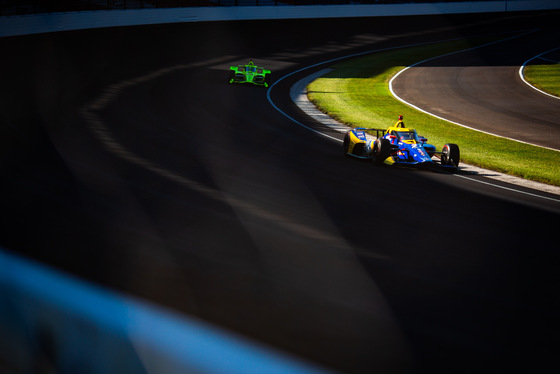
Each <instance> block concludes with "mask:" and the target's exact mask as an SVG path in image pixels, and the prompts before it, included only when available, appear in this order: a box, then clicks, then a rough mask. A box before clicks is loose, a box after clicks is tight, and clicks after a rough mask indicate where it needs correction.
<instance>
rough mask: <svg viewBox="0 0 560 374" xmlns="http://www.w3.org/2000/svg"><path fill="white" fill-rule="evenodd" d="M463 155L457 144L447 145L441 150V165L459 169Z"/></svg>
mask: <svg viewBox="0 0 560 374" xmlns="http://www.w3.org/2000/svg"><path fill="white" fill-rule="evenodd" d="M460 157H461V153H460V152H459V146H458V145H457V144H452V143H447V144H446V145H444V146H443V149H442V150H441V164H442V165H449V166H455V167H459V160H460Z"/></svg>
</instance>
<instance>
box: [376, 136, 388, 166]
mask: <svg viewBox="0 0 560 374" xmlns="http://www.w3.org/2000/svg"><path fill="white" fill-rule="evenodd" d="M373 148H374V149H373V158H372V160H373V163H374V164H376V165H382V164H383V161H385V160H386V159H387V157H389V156H390V155H391V142H390V141H389V139H378V140H376V142H375V145H374V147H373Z"/></svg>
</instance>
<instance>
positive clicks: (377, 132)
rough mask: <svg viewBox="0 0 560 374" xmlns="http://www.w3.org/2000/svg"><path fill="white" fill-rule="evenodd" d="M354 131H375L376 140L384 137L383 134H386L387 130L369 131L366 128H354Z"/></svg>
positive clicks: (369, 129) (372, 130)
mask: <svg viewBox="0 0 560 374" xmlns="http://www.w3.org/2000/svg"><path fill="white" fill-rule="evenodd" d="M356 130H363V131H371V132H374V131H375V137H376V138H377V139H379V138H381V137H383V135H385V133H386V132H387V129H371V128H367V127H356ZM372 135H373V134H372Z"/></svg>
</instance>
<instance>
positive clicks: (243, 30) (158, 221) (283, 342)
mask: <svg viewBox="0 0 560 374" xmlns="http://www.w3.org/2000/svg"><path fill="white" fill-rule="evenodd" d="M502 17H503V16H502V15H495V14H494V15H480V16H473V15H470V16H465V17H458V16H434V17H418V18H414V17H410V18H409V17H404V18H403V17H401V18H399V19H393V18H385V19H359V20H315V21H310V20H302V21H274V22H245V23H238V22H232V23H227V22H223V23H221V22H220V23H208V24H198V23H189V24H177V25H161V26H150V27H132V28H119V29H108V30H92V31H78V32H68V33H58V34H52V35H42V36H27V37H15V38H7V39H1V40H0V45H1V46H2V51H3V53H2V55H1V56H0V64H1V65H0V66H1V69H0V75H1V81H2V100H1V101H0V103H1V104H0V105H2V107H1V110H0V116H1V117H0V118H1V119H2V126H1V130H2V133H1V134H0V141H1V142H2V147H1V149H0V152H1V157H2V158H1V160H2V163H1V172H2V184H1V190H0V193H1V196H2V199H1V200H0V201H1V209H2V212H3V216H4V220H3V224H2V226H1V233H0V245H1V246H2V247H3V248H6V249H8V250H10V251H12V252H15V253H19V254H21V255H24V256H27V257H29V258H33V259H36V260H39V261H41V262H43V263H46V264H49V265H52V266H54V267H56V268H58V269H61V270H63V271H66V272H69V273H72V274H75V275H78V276H80V277H83V278H85V279H88V280H90V281H92V282H95V283H97V284H100V285H103V286H107V287H110V288H112V289H115V290H118V291H122V292H125V293H128V294H131V295H134V296H137V297H141V298H144V299H146V300H150V301H153V302H154V303H158V304H160V305H163V306H166V307H169V308H171V309H174V310H176V311H178V312H181V313H185V314H187V315H190V316H193V317H195V318H200V319H203V320H206V321H209V322H212V323H214V324H217V325H219V326H223V327H225V328H227V329H230V330H232V331H235V332H238V333H241V334H243V335H245V336H248V337H251V338H253V339H255V340H257V341H260V342H262V343H263V344H266V345H270V346H273V347H275V348H278V349H281V350H284V351H286V352H289V353H291V354H293V355H296V356H299V357H301V358H304V359H306V360H309V361H311V362H313V363H315V364H317V365H320V366H324V367H327V368H330V369H333V370H336V371H340V372H346V373H439V372H441V373H444V372H445V373H480V372H493V373H506V372H507V373H516V372H519V373H527V372H544V371H545V368H548V367H549V365H550V364H553V363H555V362H556V356H557V351H556V349H555V348H554V347H555V345H557V343H558V336H559V335H558V331H559V330H558V327H559V326H558V318H557V316H558V315H559V312H560V305H559V298H558V294H557V286H558V285H559V282H558V281H559V278H558V273H557V269H558V266H559V265H560V261H559V259H560V257H559V255H558V251H557V248H556V246H555V245H554V239H555V232H556V231H555V230H557V226H558V222H559V218H560V216H559V213H560V203H559V202H558V200H557V199H556V200H550V199H548V200H547V199H542V198H539V197H537V196H534V194H539V192H537V191H525V192H530V193H531V195H527V194H520V193H517V192H515V191H511V190H509V189H508V190H505V189H500V188H498V187H495V186H490V185H486V184H482V183H479V182H478V181H484V176H475V177H473V178H472V179H464V178H461V177H458V176H454V175H447V174H435V173H427V172H421V171H412V170H399V169H391V168H384V167H381V168H376V167H373V166H372V165H371V164H370V163H367V162H359V161H358V162H357V161H356V160H349V159H346V158H345V157H343V156H342V152H341V147H340V143H338V142H336V141H333V140H331V139H328V138H325V137H322V136H319V135H317V134H315V133H312V132H310V131H309V130H307V129H305V128H303V127H301V126H299V125H297V124H295V123H294V122H293V121H291V120H289V119H288V118H286V116H284V115H283V114H282V113H281V112H279V111H278V110H275V109H274V108H273V107H272V106H271V104H270V102H269V101H268V99H267V90H266V89H265V88H262V87H253V86H245V85H235V86H234V85H229V84H227V83H226V80H227V69H228V66H229V65H230V64H236V63H239V62H244V61H246V60H248V59H249V58H252V59H253V60H254V61H255V63H257V64H262V65H264V66H266V67H267V68H270V69H271V70H272V71H273V74H274V78H273V79H279V78H280V77H283V76H285V75H287V74H289V73H291V72H294V71H296V70H298V69H300V68H303V67H306V66H310V65H313V64H315V63H318V62H321V61H325V60H329V59H332V58H336V57H340V56H344V55H348V54H351V53H357V52H362V51H368V50H376V49H381V48H387V47H391V46H400V45H407V44H413V43H419V42H426V41H429V40H442V39H448V38H452V37H460V36H468V35H472V34H484V33H494V32H498V31H504V30H510V29H511V30H514V31H517V30H525V29H530V28H534V27H535V26H536V25H541V26H542V25H548V26H547V27H551V28H552V29H551V32H556V35H558V30H557V29H554V27H556V25H558V22H557V21H558V14H557V13H548V14H546V15H538V14H532V15H513V16H509V17H503V19H502ZM397 25H398V27H396V26H397ZM255 30H259V32H258V33H255V32H254V31H255ZM278 30H283V31H281V32H280V31H278ZM249 36H250V37H249ZM551 48H552V47H551ZM492 56H493V54H488V55H487V56H486V57H487V58H491V57H492ZM479 57H480V56H479ZM481 58H483V56H482V57H481ZM484 61H485V60H484V59H483V62H484ZM448 63H449V64H451V66H454V65H453V64H452V61H450V62H448ZM486 63H487V64H488V65H489V66H494V65H495V63H494V62H493V61H491V60H488V61H486ZM498 66H499V65H498ZM318 68H320V67H317V69H318ZM312 70H313V69H309V70H307V71H304V72H301V73H298V74H293V75H292V76H290V77H289V78H286V79H283V80H281V81H280V82H279V83H278V84H277V85H275V86H274V87H273V88H272V89H271V92H270V96H271V99H272V100H273V101H274V102H275V104H276V105H277V106H278V108H279V109H281V110H282V111H284V112H285V113H289V114H290V116H292V117H293V118H294V119H296V120H298V121H301V122H302V123H305V124H306V125H308V126H310V127H316V128H318V129H319V128H322V127H321V125H320V124H317V123H314V122H313V121H312V120H311V119H309V118H307V117H306V116H305V115H304V114H303V113H302V112H301V111H300V110H299V109H298V108H297V107H296V106H295V104H293V103H292V102H291V100H290V98H289V92H288V91H289V87H291V85H292V84H293V83H294V82H295V81H297V80H298V79H300V78H301V77H302V76H304V75H306V74H310V73H311V72H312ZM471 114H472V115H475V114H476V113H472V112H471ZM495 115H496V116H500V115H502V114H501V112H500V111H497V112H496V113H495ZM333 136H337V137H339V138H342V135H340V134H333ZM506 187H508V188H509V187H511V186H506ZM546 197H549V198H552V196H546ZM556 198H557V197H556Z"/></svg>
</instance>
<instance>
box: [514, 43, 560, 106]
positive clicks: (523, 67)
mask: <svg viewBox="0 0 560 374" xmlns="http://www.w3.org/2000/svg"><path fill="white" fill-rule="evenodd" d="M557 49H560V47H558V48H554V49H551V50H548V51H546V52H543V53H541V54H538V55H536V56H535V57H531V58H530V59H528V60H527V61H525V62H524V63H523V65H521V67H520V68H519V76H520V77H521V80H522V81H523V82H524V83H525V84H526V85H527V86H529V87H531V88H532V89H534V90H537V91H539V92H540V93H542V94H544V95H546V96H550V97H552V98H554V99H559V100H560V97H558V96H554V95H551V94H549V93H548V92H544V91H543V90H541V89H538V88H537V87H535V86H533V85H532V84H531V83H529V82H528V81H527V80H526V79H525V74H523V71H524V70H525V66H526V65H527V64H528V63H529V61H532V60H534V59H536V58H542V57H541V56H542V55H546V54H547V53H550V52H553V51H556V50H557ZM543 60H547V61H551V62H555V63H557V64H560V62H559V61H553V60H548V59H545V58H543Z"/></svg>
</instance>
